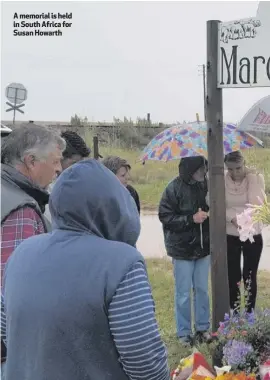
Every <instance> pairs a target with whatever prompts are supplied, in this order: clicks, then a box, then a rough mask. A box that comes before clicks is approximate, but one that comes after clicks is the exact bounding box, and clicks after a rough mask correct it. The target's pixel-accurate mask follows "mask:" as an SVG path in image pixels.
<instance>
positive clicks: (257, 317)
mask: <svg viewBox="0 0 270 380" xmlns="http://www.w3.org/2000/svg"><path fill="white" fill-rule="evenodd" d="M214 336H215V337H216V342H215V343H213V346H212V348H211V349H213V352H214V353H215V354H216V355H219V357H218V359H219V360H220V362H221V363H222V364H223V365H226V366H230V367H231V369H232V371H234V372H239V371H240V372H245V373H246V375H248V376H249V375H251V374H253V373H255V374H256V375H257V376H258V375H259V374H260V370H261V368H260V366H261V365H263V363H267V360H268V359H269V358H270V310H269V309H265V310H262V311H258V312H256V313H255V312H253V313H246V312H243V313H242V314H241V313H239V314H236V315H233V316H229V315H228V314H226V315H225V319H224V321H223V322H221V323H220V327H219V329H218V331H217V332H216V333H215V334H214Z"/></svg>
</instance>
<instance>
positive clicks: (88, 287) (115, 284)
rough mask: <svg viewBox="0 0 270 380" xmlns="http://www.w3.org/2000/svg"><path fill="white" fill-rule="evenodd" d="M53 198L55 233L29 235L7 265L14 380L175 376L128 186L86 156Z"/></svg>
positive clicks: (9, 379) (159, 379) (165, 379)
mask: <svg viewBox="0 0 270 380" xmlns="http://www.w3.org/2000/svg"><path fill="white" fill-rule="evenodd" d="M49 206H50V212H51V215H52V227H53V231H52V233H50V234H44V235H40V236H37V237H34V238H30V239H28V240H26V241H25V242H23V243H22V244H21V245H20V246H19V247H18V248H17V249H16V250H15V251H14V253H13V255H12V256H11V258H10V259H9V261H8V263H7V265H6V271H5V276H4V301H5V308H6V316H7V332H8V333H7V349H8V352H9V355H8V358H7V362H6V378H5V380H18V379H20V380H37V379H38V380H48V379H49V380H99V379H102V380H128V379H132V380H136V379H138V380H148V379H152V380H169V370H168V365H167V352H166V349H165V347H164V344H163V343H162V340H161V337H160V334H159V332H158V326H157V322H156V319H155V313H154V302H153V299H152V294H151V289H150V285H149V281H148V277H147V272H146V267H145V263H144V259H143V257H142V256H141V254H140V253H139V252H138V251H137V250H136V248H134V245H135V244H136V241H137V238H138V235H139V232H140V220H139V214H138V212H137V210H136V205H135V202H134V201H133V199H132V198H131V197H130V194H129V193H128V191H127V190H126V188H125V187H124V186H122V185H121V183H120V182H119V181H118V179H117V178H116V177H115V175H114V174H113V173H111V172H110V171H109V170H108V169H107V168H105V167H104V166H103V165H102V164H101V163H99V162H97V161H96V160H91V159H90V160H86V161H81V162H80V163H78V164H75V165H73V166H71V167H70V168H68V169H66V170H65V171H64V172H63V173H62V174H61V176H60V177H59V179H58V180H57V182H56V183H55V186H54V188H53V191H52V193H51V196H50V202H49Z"/></svg>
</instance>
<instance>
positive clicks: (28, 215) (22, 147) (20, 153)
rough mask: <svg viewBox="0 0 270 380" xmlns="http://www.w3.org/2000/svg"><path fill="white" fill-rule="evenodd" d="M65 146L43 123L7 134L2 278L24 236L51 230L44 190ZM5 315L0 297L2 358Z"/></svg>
mask: <svg viewBox="0 0 270 380" xmlns="http://www.w3.org/2000/svg"><path fill="white" fill-rule="evenodd" d="M65 147H66V144H65V141H64V140H63V139H62V138H61V137H60V135H59V134H58V133H57V132H55V131H53V130H50V129H47V128H45V127H43V126H37V125H34V124H29V125H23V126H21V127H20V128H18V129H15V130H14V131H12V132H11V134H10V135H9V136H8V137H7V138H6V140H5V141H4V143H3V145H2V151H1V164H2V165H1V193H2V194H1V276H2V278H1V281H2V283H3V280H4V279H3V273H4V269H5V265H6V262H7V260H8V258H9V256H10V255H11V254H12V252H13V251H14V250H15V248H16V247H17V246H18V245H19V244H20V243H21V242H22V241H23V240H25V239H27V238H29V237H31V236H34V235H39V234H41V233H44V232H48V231H49V230H50V223H49V222H48V221H47V220H46V218H45V217H44V215H43V214H44V211H45V206H46V204H47V203H48V201H49V193H48V192H47V191H46V190H45V189H46V188H47V186H48V185H49V184H50V183H51V182H52V181H53V180H54V178H55V177H56V175H57V173H59V172H60V171H61V170H62V168H61V159H62V152H63V151H64V149H65ZM4 318H5V315H4V309H3V300H1V320H2V324H1V347H2V350H1V351H2V352H1V362H2V361H4V360H5V345H4V344H3V341H5V332H4V327H5V326H4V324H3V320H4Z"/></svg>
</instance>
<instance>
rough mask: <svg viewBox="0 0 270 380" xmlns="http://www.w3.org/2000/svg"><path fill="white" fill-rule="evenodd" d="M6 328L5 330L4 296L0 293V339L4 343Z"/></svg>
mask: <svg viewBox="0 0 270 380" xmlns="http://www.w3.org/2000/svg"><path fill="white" fill-rule="evenodd" d="M6 330H7V325H6V314H5V307H4V297H3V295H2V294H1V340H3V342H4V343H5V345H6V343H7V342H6V341H7V337H6Z"/></svg>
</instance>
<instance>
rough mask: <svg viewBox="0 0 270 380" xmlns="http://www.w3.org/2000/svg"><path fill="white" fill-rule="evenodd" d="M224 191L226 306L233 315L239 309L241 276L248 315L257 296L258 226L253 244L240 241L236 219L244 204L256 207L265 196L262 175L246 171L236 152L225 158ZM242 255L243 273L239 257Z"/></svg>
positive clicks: (259, 253)
mask: <svg viewBox="0 0 270 380" xmlns="http://www.w3.org/2000/svg"><path fill="white" fill-rule="evenodd" d="M225 166H226V169H227V170H226V173H225V189H226V221H227V245H228V248H227V257H228V275H229V290H230V307H231V309H232V310H234V311H235V312H238V311H239V309H240V302H241V294H240V286H239V285H240V283H241V279H242V276H243V280H244V284H245V289H246V293H247V296H246V297H245V309H246V311H247V312H248V313H250V312H252V310H254V308H255V303H256V296H257V271H258V267H259V262H260V258H261V253H262V249H263V239H262V234H261V232H262V231H261V226H260V225H259V224H257V225H256V226H255V229H256V234H255V236H254V242H253V243H251V242H250V241H249V240H247V241H245V242H242V241H241V240H240V237H239V229H238V224H237V218H236V216H237V215H238V214H241V213H242V212H243V211H244V210H245V209H246V208H247V207H248V206H247V205H248V204H254V205H258V204H259V202H260V199H262V200H263V199H264V196H265V182H264V177H263V175H262V174H260V173H258V172H256V170H253V169H249V168H247V166H246V164H245V160H244V157H243V156H242V154H241V152H240V151H237V152H232V153H230V154H228V155H226V156H225ZM242 254H243V262H244V264H243V272H242V271H241V256H242Z"/></svg>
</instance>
